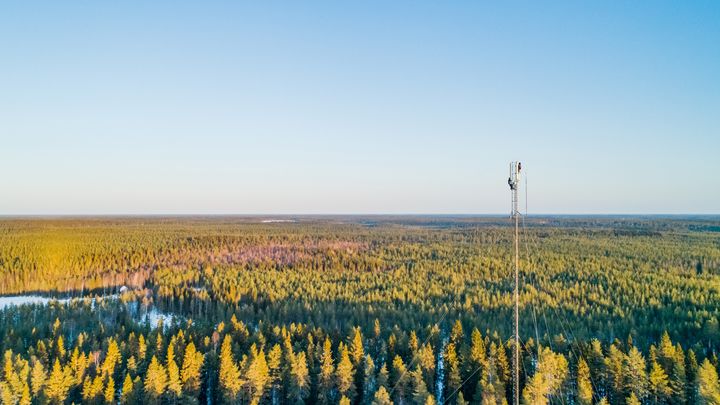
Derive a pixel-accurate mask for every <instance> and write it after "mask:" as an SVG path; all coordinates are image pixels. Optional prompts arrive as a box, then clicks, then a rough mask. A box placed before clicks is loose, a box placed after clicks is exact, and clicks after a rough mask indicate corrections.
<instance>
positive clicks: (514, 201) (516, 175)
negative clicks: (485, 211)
mask: <svg viewBox="0 0 720 405" xmlns="http://www.w3.org/2000/svg"><path fill="white" fill-rule="evenodd" d="M521 170H522V164H520V162H510V177H508V185H509V186H510V193H511V202H510V204H511V207H510V218H511V219H514V220H515V292H514V296H515V342H514V343H515V350H514V353H513V369H514V370H513V371H514V374H515V375H514V380H515V381H514V386H513V402H514V405H518V404H519V403H520V330H519V312H520V311H519V307H520V305H519V299H518V284H519V279H520V277H519V273H520V270H519V267H520V266H519V261H520V248H519V241H518V220H519V218H520V210H519V209H518V202H519V199H518V189H519V188H520V171H521Z"/></svg>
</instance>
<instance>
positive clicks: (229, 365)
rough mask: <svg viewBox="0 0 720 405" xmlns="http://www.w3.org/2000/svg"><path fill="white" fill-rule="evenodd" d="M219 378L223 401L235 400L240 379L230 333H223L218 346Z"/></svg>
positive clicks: (239, 387)
mask: <svg viewBox="0 0 720 405" xmlns="http://www.w3.org/2000/svg"><path fill="white" fill-rule="evenodd" d="M219 379H220V389H221V391H222V393H223V397H224V398H225V401H226V402H227V403H234V402H236V401H237V398H238V394H239V393H240V389H241V388H242V381H241V380H240V369H239V368H238V366H237V364H235V360H234V359H233V355H232V341H231V338H230V335H225V338H224V339H223V343H222V347H221V348H220V371H219Z"/></svg>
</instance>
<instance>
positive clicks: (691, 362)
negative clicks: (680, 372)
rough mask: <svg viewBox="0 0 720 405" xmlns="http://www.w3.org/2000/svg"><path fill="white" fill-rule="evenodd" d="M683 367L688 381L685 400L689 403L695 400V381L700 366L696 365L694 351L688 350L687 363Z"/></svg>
mask: <svg viewBox="0 0 720 405" xmlns="http://www.w3.org/2000/svg"><path fill="white" fill-rule="evenodd" d="M685 368H686V370H687V380H688V382H689V383H688V384H687V386H686V392H687V394H686V395H687V400H688V403H689V404H694V403H696V402H697V389H696V384H695V383H696V380H697V374H698V369H699V368H700V366H699V365H698V361H697V357H696V356H695V352H694V351H693V350H692V349H690V350H688V354H687V365H686V367H685Z"/></svg>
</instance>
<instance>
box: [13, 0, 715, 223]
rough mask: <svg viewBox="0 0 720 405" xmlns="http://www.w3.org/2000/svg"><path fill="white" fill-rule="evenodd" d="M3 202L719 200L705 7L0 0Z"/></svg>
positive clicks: (280, 209)
mask: <svg viewBox="0 0 720 405" xmlns="http://www.w3.org/2000/svg"><path fill="white" fill-rule="evenodd" d="M0 51H1V53H0V214H2V215H16V214H162V213H167V214H177V213H215V214H227V213H505V212H507V211H508V206H509V191H508V189H507V184H506V178H507V164H508V161H510V160H514V159H520V160H522V161H523V162H524V163H525V166H526V168H527V170H528V176H529V177H528V179H529V180H528V186H529V200H530V202H529V208H530V212H531V213H533V212H535V213H720V180H718V175H720V170H719V169H720V2H717V1H707V2H702V1H692V2H684V1H675V2H645V1H626V2H620V1H596V2H579V1H573V2H550V3H548V2H534V1H531V2H470V1H468V2H463V1H456V2H440V1H438V2H419V1H394V2H387V1H377V2H375V1H362V2H341V1H328V2H297V1H292V2H291V1H288V2H273V1H268V2H265V1H259V2H247V3H240V2H206V1H203V2H199V1H198V2H178V1H168V2H159V1H153V2H140V1H138V2H133V1H127V2H125V1H123V2H100V1H97V2H91V1H76V2H59V1H48V2H35V1H32V2H31V1H17V2H3V3H2V4H1V5H0Z"/></svg>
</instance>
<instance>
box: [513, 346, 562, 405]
mask: <svg viewBox="0 0 720 405" xmlns="http://www.w3.org/2000/svg"><path fill="white" fill-rule="evenodd" d="M567 372H568V363H567V360H566V359H565V356H563V355H562V354H559V353H554V352H553V351H552V350H550V349H549V348H542V349H541V350H540V353H538V366H537V369H536V370H535V374H534V375H533V376H532V378H531V379H530V380H529V381H528V383H527V384H526V386H525V389H524V390H523V402H524V403H525V404H532V405H544V404H548V403H549V401H550V398H551V397H552V396H554V395H555V394H556V393H557V392H558V390H559V389H560V388H561V387H562V384H563V382H564V381H565V378H566V377H567Z"/></svg>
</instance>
